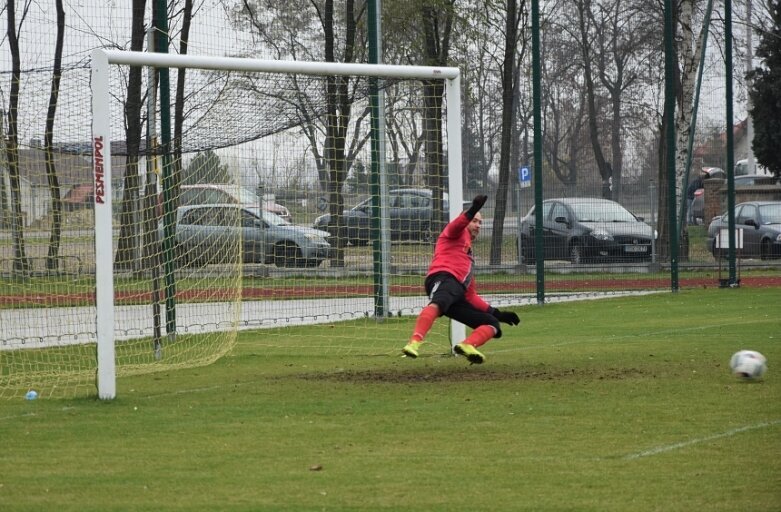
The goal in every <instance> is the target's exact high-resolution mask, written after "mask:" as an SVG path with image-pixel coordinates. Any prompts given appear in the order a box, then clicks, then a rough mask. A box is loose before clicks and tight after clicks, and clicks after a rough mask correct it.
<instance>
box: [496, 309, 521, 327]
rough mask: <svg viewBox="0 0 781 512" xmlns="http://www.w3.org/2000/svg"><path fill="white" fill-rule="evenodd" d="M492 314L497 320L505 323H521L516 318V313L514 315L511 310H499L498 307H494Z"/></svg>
mask: <svg viewBox="0 0 781 512" xmlns="http://www.w3.org/2000/svg"><path fill="white" fill-rule="evenodd" d="M494 316H495V317H496V319H497V320H499V321H500V322H502V323H505V324H510V325H518V324H519V323H521V319H520V318H518V315H516V314H515V313H513V312H512V311H499V310H498V309H496V310H494Z"/></svg>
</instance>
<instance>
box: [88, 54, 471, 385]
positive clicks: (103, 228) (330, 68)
mask: <svg viewBox="0 0 781 512" xmlns="http://www.w3.org/2000/svg"><path fill="white" fill-rule="evenodd" d="M112 64H121V65H127V66H151V67H155V68H195V69H208V70H221V71H242V72H259V73H262V72H266V73H279V74H294V73H296V74H304V75H319V76H328V75H331V76H333V75H338V76H366V77H374V78H407V79H418V80H427V79H437V80H444V83H445V90H446V95H445V97H446V105H447V111H448V113H449V115H448V116H447V134H448V138H447V140H448V152H447V164H448V168H449V169H460V168H461V115H460V112H461V74H460V70H459V69H458V68H455V67H431V66H392V65H385V64H348V63H330V62H299V61H279V60H273V61H272V60H259V59H248V58H235V57H206V56H193V55H175V54H168V53H144V52H130V51H119V50H103V49H97V50H93V52H92V69H91V82H90V87H91V91H92V172H93V178H94V184H95V259H96V271H95V274H96V275H95V280H96V285H95V286H96V294H95V299H96V312H97V315H96V328H97V364H98V372H97V385H98V396H99V398H100V399H102V400H111V399H113V398H115V397H116V362H115V348H114V341H115V333H114V265H113V243H112V237H113V226H112V224H113V222H112V200H111V197H112V195H111V112H110V100H111V97H110V94H109V93H110V91H109V87H110V86H109V72H110V67H111V65H112ZM448 195H449V212H448V213H449V215H450V218H451V219H453V218H455V217H456V216H458V215H459V214H460V213H461V211H462V205H463V188H462V183H461V173H454V172H448ZM464 337H465V327H464V325H463V324H460V323H458V322H451V327H450V338H451V344H453V345H455V344H456V343H459V342H460V341H461V340H463V339H464Z"/></svg>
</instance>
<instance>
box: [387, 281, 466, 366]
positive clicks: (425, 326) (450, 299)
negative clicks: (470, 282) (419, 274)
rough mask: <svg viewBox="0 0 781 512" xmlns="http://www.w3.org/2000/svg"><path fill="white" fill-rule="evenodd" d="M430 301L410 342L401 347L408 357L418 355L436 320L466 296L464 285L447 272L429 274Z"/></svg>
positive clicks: (419, 318) (428, 289) (426, 284)
mask: <svg viewBox="0 0 781 512" xmlns="http://www.w3.org/2000/svg"><path fill="white" fill-rule="evenodd" d="M425 286H426V293H427V294H428V297H429V303H428V305H427V306H426V307H424V308H423V310H422V311H421V312H420V313H419V314H418V319H417V320H416V321H415V328H414V330H413V331H412V336H410V339H409V342H408V343H407V344H406V345H405V346H404V348H403V349H401V351H402V353H403V354H404V355H406V356H407V357H412V358H415V357H418V355H419V354H420V345H421V344H422V343H423V340H424V339H425V338H426V334H428V332H429V331H430V330H431V327H432V326H433V325H434V321H435V320H436V319H437V318H439V317H440V316H441V315H442V314H443V313H444V312H446V311H447V310H448V309H449V308H450V306H451V305H452V304H453V303H454V302H457V301H459V300H461V298H462V297H463V296H464V286H463V285H462V284H461V283H459V282H458V281H456V279H455V278H454V277H453V276H451V275H450V274H447V273H439V274H434V275H432V276H428V277H427V278H426V282H425Z"/></svg>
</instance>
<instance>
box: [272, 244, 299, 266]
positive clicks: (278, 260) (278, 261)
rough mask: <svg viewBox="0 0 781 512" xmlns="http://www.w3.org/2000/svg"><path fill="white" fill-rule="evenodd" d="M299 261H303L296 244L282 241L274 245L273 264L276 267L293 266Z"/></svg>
mask: <svg viewBox="0 0 781 512" xmlns="http://www.w3.org/2000/svg"><path fill="white" fill-rule="evenodd" d="M299 261H303V258H302V257H301V252H300V251H299V250H298V246H297V245H295V244H293V243H290V242H284V243H281V244H277V245H275V246H274V265H276V266H278V267H295V266H297V265H298V262H299Z"/></svg>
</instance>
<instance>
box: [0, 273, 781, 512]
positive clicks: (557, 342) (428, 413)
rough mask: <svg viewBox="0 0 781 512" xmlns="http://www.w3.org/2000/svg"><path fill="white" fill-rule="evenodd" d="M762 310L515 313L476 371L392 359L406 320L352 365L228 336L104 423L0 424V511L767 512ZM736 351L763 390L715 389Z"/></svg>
mask: <svg viewBox="0 0 781 512" xmlns="http://www.w3.org/2000/svg"><path fill="white" fill-rule="evenodd" d="M779 302H781V289H778V288H771V289H748V288H740V289H730V290H719V289H701V290H691V291H688V290H687V291H683V292H679V293H676V294H670V293H661V294H655V295H651V296H644V297H631V298H621V299H605V300H597V301H582V302H573V303H560V304H548V305H545V306H543V307H539V306H532V307H525V308H518V309H517V311H518V312H519V313H520V314H521V317H522V319H523V323H522V324H521V326H520V327H518V328H507V329H506V330H505V335H504V337H503V338H501V339H499V340H492V341H491V342H489V344H488V345H486V346H485V350H484V352H485V354H486V355H487V357H488V361H487V363H486V364H484V365H482V366H469V365H468V364H466V362H465V361H464V360H463V359H462V358H454V357H451V356H449V355H446V354H443V353H442V352H443V350H442V348H443V347H442V346H441V345H437V344H436V343H435V344H431V345H428V346H426V347H424V351H423V354H422V356H421V357H420V358H418V359H417V360H408V359H405V358H401V357H398V356H397V355H396V354H397V353H398V350H397V349H400V348H401V346H402V345H403V344H404V341H405V339H404V338H405V336H406V335H407V334H408V333H409V331H410V330H411V329H412V322H413V320H412V319H398V318H396V319H392V320H389V321H386V322H385V323H383V324H380V325H377V327H376V333H375V335H374V336H373V338H374V339H372V340H367V343H371V344H372V347H373V348H372V350H371V351H370V352H372V353H375V354H376V352H377V351H376V350H375V349H376V344H377V343H378V340H387V344H388V355H374V356H370V357H369V356H366V355H361V354H360V350H355V351H353V352H351V354H345V353H344V352H343V351H340V350H338V349H333V350H329V349H325V350H322V349H319V350H315V349H314V348H307V347H302V346H300V343H296V345H299V346H296V347H292V346H287V347H286V346H285V344H284V343H282V342H279V341H275V342H274V344H273V345H269V342H268V340H269V336H267V334H268V333H267V331H261V332H254V333H250V332H245V333H242V334H241V335H240V337H239V342H238V344H237V348H236V350H235V351H234V352H233V353H232V354H230V355H229V356H227V357H225V358H223V359H222V360H220V361H219V362H217V363H216V364H213V365H211V366H208V367H203V368H197V369H191V370H180V371H175V372H169V373H161V374H155V375H146V376H139V377H132V378H124V379H120V380H119V382H118V398H117V399H116V400H114V401H111V402H99V401H97V400H94V399H72V400H53V399H50V400H37V401H34V402H27V401H23V400H18V401H13V402H3V403H2V406H1V407H2V409H0V439H2V449H0V468H2V471H0V510H3V511H4V512H5V511H17V510H36V511H37V510H59V511H66V510H79V511H83V510H100V511H105V510H123V511H124V510H156V511H157V510H247V511H250V510H251V511H255V510H289V511H308V510H404V511H409V510H415V511H431V510H447V511H450V510H457V511H475V510H486V511H496V510H512V511H518V510H520V511H595V512H596V511H599V512H605V511H617V512H618V511H621V512H624V511H690V510H702V511H709V512H710V511H734V510H752V511H778V510H780V509H781V458H779V457H778V454H779V453H781V374H780V373H779V369H778V365H777V361H781V344H780V341H781V318H780V317H779V315H778V311H777V304H779ZM349 326H350V324H349V323H345V324H343V325H342V324H340V327H341V328H343V329H349ZM294 329H295V331H296V333H309V334H310V335H311V336H312V338H313V339H314V338H315V337H316V336H318V337H320V339H322V332H323V330H322V327H305V328H294ZM291 330H293V329H291ZM282 332H287V331H282ZM316 344H317V345H318V346H319V347H322V346H323V345H324V343H322V342H317V343H316ZM741 348H753V349H756V350H759V351H760V352H762V353H764V354H765V355H766V356H767V357H768V360H769V371H768V374H767V376H766V378H765V379H764V380H763V381H761V382H754V383H747V382H741V381H738V380H736V379H735V378H733V377H732V376H731V375H730V373H729V370H728V368H727V363H728V361H729V357H730V355H731V354H732V353H733V352H735V351H736V350H738V349H741ZM391 354H392V355H391Z"/></svg>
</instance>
